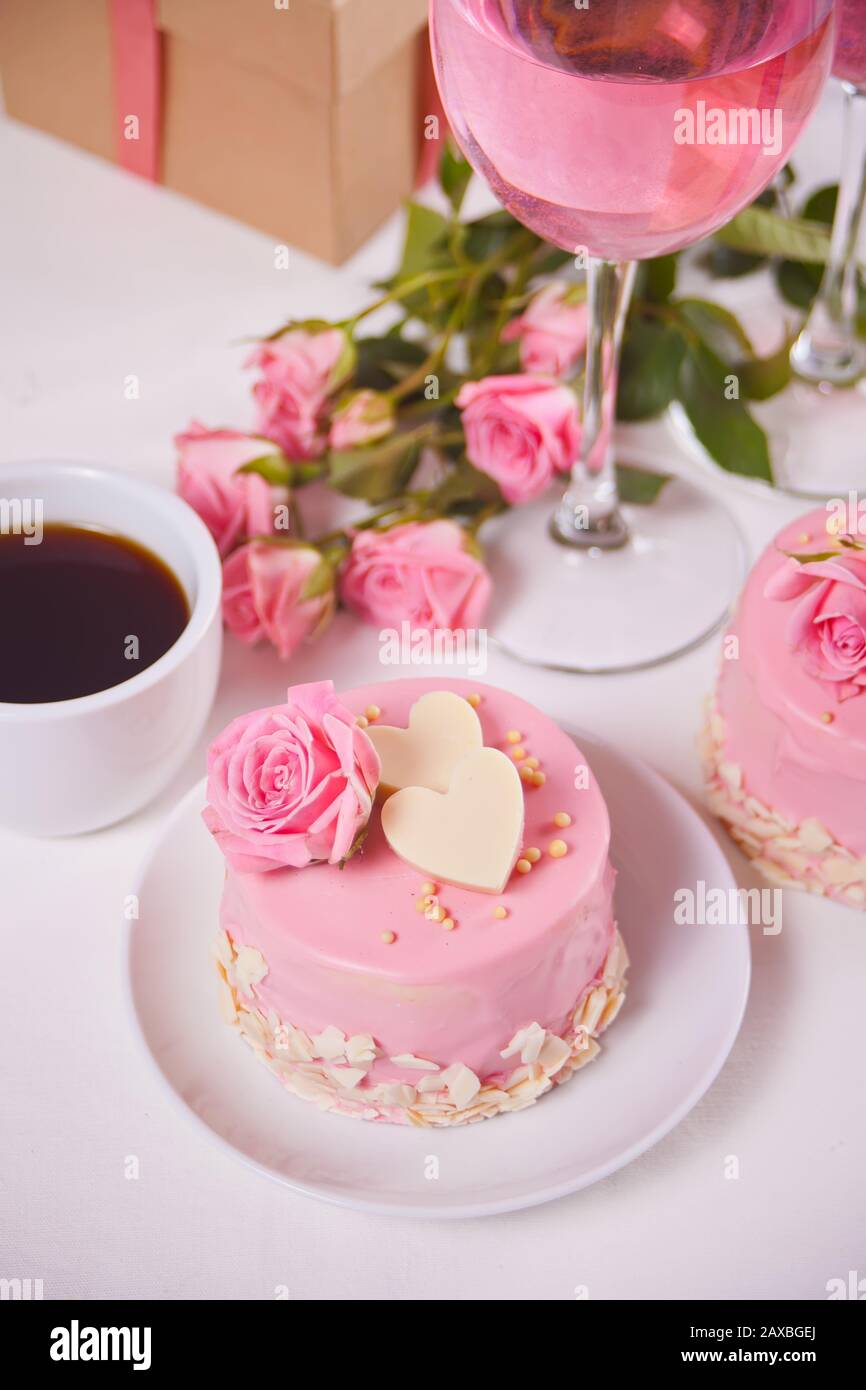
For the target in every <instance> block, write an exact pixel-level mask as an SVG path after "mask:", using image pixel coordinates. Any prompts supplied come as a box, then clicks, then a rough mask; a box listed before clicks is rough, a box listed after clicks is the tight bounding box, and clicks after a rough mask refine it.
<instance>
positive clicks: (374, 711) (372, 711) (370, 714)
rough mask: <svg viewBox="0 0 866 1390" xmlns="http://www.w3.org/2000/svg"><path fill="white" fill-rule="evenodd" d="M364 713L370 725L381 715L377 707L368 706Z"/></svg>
mask: <svg viewBox="0 0 866 1390" xmlns="http://www.w3.org/2000/svg"><path fill="white" fill-rule="evenodd" d="M364 713H365V714H366V716H367V718H368V719H369V720H370V722H371V723H372V722H373V720H374V719H378V718H379V715H380V714H381V713H382V711H381V710H380V708H379V706H378V705H368V706H367V708H366V709H365V710H364Z"/></svg>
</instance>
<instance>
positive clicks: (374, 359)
mask: <svg viewBox="0 0 866 1390" xmlns="http://www.w3.org/2000/svg"><path fill="white" fill-rule="evenodd" d="M356 346H357V349H358V367H357V371H356V374H355V384H356V386H358V387H362V388H363V387H366V388H368V389H369V390H372V391H387V390H388V389H389V388H390V387H391V386H393V385H394V383H395V381H402V380H403V378H404V377H406V376H408V375H409V373H410V372H412V371H414V369H415V368H416V367H420V365H421V363H422V362H424V361H425V360H426V358H427V353H428V349H427V346H426V344H424V343H419V342H413V341H412V340H411V339H408V338H400V337H397V336H396V334H391V333H386V334H385V335H384V336H383V337H378V338H377V337H371V338H359V339H358V341H357V344H356Z"/></svg>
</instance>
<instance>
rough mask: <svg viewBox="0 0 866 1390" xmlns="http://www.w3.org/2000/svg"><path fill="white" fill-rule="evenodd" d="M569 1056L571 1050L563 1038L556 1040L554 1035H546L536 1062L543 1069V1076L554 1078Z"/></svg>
mask: <svg viewBox="0 0 866 1390" xmlns="http://www.w3.org/2000/svg"><path fill="white" fill-rule="evenodd" d="M570 1056H571V1048H570V1047H569V1045H568V1043H567V1042H565V1041H564V1039H563V1038H558V1037H557V1036H556V1034H555V1033H548V1035H547V1037H546V1038H545V1040H544V1046H543V1047H542V1049H541V1051H540V1053H539V1054H538V1061H539V1063H540V1065H541V1066H542V1068H543V1069H544V1074H545V1076H555V1075H556V1073H557V1072H558V1071H559V1069H560V1067H562V1066H564V1065H565V1063H566V1062H567V1061H568V1059H569V1057H570Z"/></svg>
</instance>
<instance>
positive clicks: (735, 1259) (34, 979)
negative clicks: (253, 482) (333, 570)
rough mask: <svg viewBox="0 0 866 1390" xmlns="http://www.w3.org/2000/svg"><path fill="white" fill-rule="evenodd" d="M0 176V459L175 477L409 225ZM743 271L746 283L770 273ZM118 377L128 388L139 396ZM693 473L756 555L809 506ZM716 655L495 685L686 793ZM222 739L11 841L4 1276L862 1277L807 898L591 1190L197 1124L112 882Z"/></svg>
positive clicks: (849, 1101)
mask: <svg viewBox="0 0 866 1390" xmlns="http://www.w3.org/2000/svg"><path fill="white" fill-rule="evenodd" d="M837 131H838V126H837V124H836V97H835V95H832V96H829V97H828V99H827V103H826V109H825V111H824V112H823V113H822V115H821V117H820V118H819V120H818V122H816V124H815V125H814V126H813V128H812V130H811V131H810V132H809V133H808V135H807V139H806V142H805V145H804V147H803V156H802V157H803V161H804V164H805V165H806V166H807V167H811V170H812V172H813V174H815V175H816V176H817V177H820V178H822V179H823V180H825V181H826V180H830V179H832V178H834V177H835V174H836V163H837V160H836V154H835V151H836V146H837ZM0 187H2V188H3V203H4V208H3V215H2V218H0V266H2V279H3V293H2V342H0V457H2V458H4V459H15V458H26V457H32V458H36V457H40V456H56V457H66V458H77V459H95V460H102V461H105V462H107V463H109V464H111V465H112V466H114V467H118V468H121V469H128V470H130V471H132V472H135V473H137V474H140V475H142V476H148V477H150V478H153V479H156V480H159V481H161V482H163V483H165V484H166V485H170V483H171V479H172V471H173V458H172V448H171V436H172V434H173V432H175V431H176V430H177V429H179V428H181V427H183V426H184V425H185V424H186V422H187V421H188V420H189V419H190V418H191V417H192V416H197V417H198V418H200V419H202V420H204V421H206V422H208V423H211V424H244V423H246V422H248V421H250V419H251V413H250V404H249V397H248V382H247V381H245V380H244V379H243V377H242V375H241V373H240V371H239V363H240V358H241V356H242V351H243V350H242V349H241V348H240V347H239V346H237V340H238V339H239V338H241V337H242V336H244V335H248V334H254V333H256V332H258V331H268V330H271V329H272V328H274V327H275V326H276V325H277V324H278V323H280V322H282V321H283V319H284V318H287V317H289V316H296V317H303V316H305V315H319V316H325V315H328V314H339V315H344V314H345V313H346V312H347V311H349V310H350V309H352V308H354V307H355V306H356V305H357V306H360V305H361V304H362V303H364V302H365V297H366V294H367V288H366V286H367V281H368V280H369V279H370V278H372V277H373V276H374V275H376V274H378V273H382V272H383V271H384V270H385V269H386V267H387V266H388V265H389V263H390V261H391V260H392V258H393V255H394V254H395V251H396V247H397V245H398V242H399V234H400V229H399V219H395V221H394V223H393V224H391V225H390V226H389V227H388V228H386V229H385V230H384V231H383V232H382V234H381V235H380V236H379V237H377V238H376V239H375V241H374V242H373V243H371V245H370V246H369V247H368V248H366V249H365V251H364V252H363V253H362V254H361V255H360V256H359V257H357V258H356V259H355V261H354V262H353V263H352V264H351V265H350V266H349V267H347V268H345V269H344V270H342V271H336V270H330V269H328V268H326V267H324V266H322V265H320V264H319V263H317V262H316V261H314V260H311V259H310V258H307V257H304V256H302V255H300V254H297V255H296V256H293V258H292V264H291V266H290V268H289V270H288V271H285V270H276V269H275V268H274V245H273V242H272V241H271V240H269V239H268V238H267V237H265V236H261V235H259V234H258V233H256V232H253V231H249V230H247V229H245V228H243V227H241V226H238V225H236V224H235V223H233V222H230V221H228V220H226V219H223V218H221V217H218V216H216V215H214V214H211V213H209V212H207V211H205V210H203V209H201V208H199V207H196V206H194V205H193V204H191V203H189V202H187V201H185V200H184V199H183V198H180V197H177V196H174V195H172V194H168V193H166V192H164V191H161V190H158V189H153V188H151V187H148V186H147V185H145V184H143V183H139V182H137V181H136V180H134V179H132V178H130V177H127V176H125V175H123V174H120V173H118V172H116V171H115V170H113V169H111V168H109V167H107V166H105V165H103V164H101V163H99V162H97V161H95V160H92V159H90V158H89V157H87V156H85V155H82V154H80V153H78V152H77V151H75V150H72V149H69V148H66V147H64V146H62V145H60V144H58V143H56V142H54V141H52V140H50V139H48V138H47V137H43V136H40V135H38V134H35V133H33V132H31V131H27V130H25V129H23V128H21V127H19V126H17V125H14V124H12V123H10V122H0ZM744 286H745V287H744ZM734 292H735V294H736V296H738V298H739V302H741V303H742V302H743V300H744V299H748V296H749V295H750V293H751V290H750V289H749V287H748V285H746V283H745V282H740V285H739V287H737V288H736V289H735V291H734ZM130 373H135V374H136V375H137V376H138V377H139V378H140V382H141V395H140V399H139V400H137V401H129V400H127V399H125V396H124V389H123V387H124V378H125V377H126V376H127V375H128V374H130ZM669 462H670V460H669ZM701 476H702V477H703V478H707V482H708V486H710V487H713V488H716V489H718V490H719V491H720V493H721V494H723V495H724V496H725V497H726V498H727V500H728V502H729V505H730V506H731V508H732V509H733V510H735V512H736V514H737V516H738V517H739V519H740V521H741V523H742V525H743V528H744V530H745V532H746V535H747V537H748V541H749V544H750V547H751V550H752V554H753V555H754V554H755V553H757V551H758V549H759V548H760V547H761V546H763V545H764V544H765V543H766V542H767V541H768V540H769V539H770V538H771V536H772V535H773V533H774V532H775V531H776V530H777V529H778V528H779V527H780V526H781V525H782V524H783V523H784V522H785V521H786V520H787V519H788V518H789V517H791V516H793V515H796V513H797V512H798V511H800V510H802V509H803V508H802V507H801V506H799V505H798V504H796V503H792V502H791V501H790V500H788V499H785V498H783V497H774V496H771V495H769V494H767V493H764V494H760V493H755V492H753V491H749V489H748V488H746V487H743V486H742V485H741V484H738V483H735V482H729V481H727V480H725V479H720V478H714V477H712V476H708V475H707V474H705V473H702V474H701ZM0 643H2V634H0ZM8 655H9V654H8V653H5V652H2V648H0V659H3V660H5V659H8ZM716 658H717V644H716V643H714V642H711V643H709V644H707V645H706V646H704V647H703V648H701V649H700V650H699V651H696V652H694V653H693V654H692V655H690V656H687V657H685V658H683V659H681V660H679V661H677V662H675V663H673V664H671V665H669V666H665V667H662V668H660V669H658V670H653V671H648V672H644V673H641V674H637V675H628V676H622V677H618V678H599V679H587V678H579V677H573V676H568V675H563V674H558V673H553V672H540V671H535V670H530V669H527V668H524V667H521V666H519V665H517V664H516V663H514V662H512V661H510V660H509V659H507V658H505V657H504V656H501V655H497V654H495V653H492V654H491V660H490V668H489V673H488V676H487V679H488V680H490V681H491V682H492V683H494V684H500V685H503V686H506V687H508V688H510V689H513V690H514V691H516V692H519V693H520V694H521V695H524V696H526V697H527V698H528V699H530V700H532V701H534V702H535V703H536V704H537V705H539V706H540V707H541V708H542V709H544V710H546V711H547V712H548V713H549V714H551V715H552V716H553V717H555V718H557V717H558V718H561V719H564V720H571V721H574V722H577V723H579V724H580V725H584V726H586V727H590V728H593V729H596V730H597V731H598V732H599V733H600V734H602V735H603V736H604V737H606V738H608V739H611V740H614V741H616V742H618V743H620V744H621V746H623V747H624V748H626V749H627V750H628V751H629V752H631V753H634V754H637V755H639V756H640V757H643V758H645V759H647V760H648V761H649V762H651V763H653V764H654V765H655V766H656V767H657V768H659V769H660V770H661V771H663V772H664V773H665V774H666V775H667V776H668V777H669V778H670V779H671V780H672V781H673V782H674V783H675V784H676V785H677V786H679V787H680V788H682V789H683V790H684V791H685V792H686V793H687V794H689V795H691V796H692V797H693V798H695V799H698V798H699V796H700V786H699V767H698V761H697V758H696V754H695V749H694V739H695V736H696V734H697V730H698V726H699V722H700V715H701V702H702V699H703V696H704V695H705V694H706V692H707V690H708V689H709V688H710V685H711V683H712V679H713V673H714V668H715V664H716ZM322 675H328V676H332V677H333V678H334V680H335V681H336V683H337V686H338V687H339V686H341V685H356V684H359V683H361V682H363V681H365V680H373V679H376V678H377V677H379V676H380V675H381V668H380V667H379V665H378V662H377V644H376V637H375V634H374V633H372V631H371V630H365V629H363V628H362V627H361V626H359V625H356V624H353V623H352V622H351V621H350V620H348V619H346V618H341V619H340V620H338V622H337V624H336V625H335V627H334V628H333V629H332V631H331V632H330V634H329V635H328V636H327V637H326V638H325V640H324V641H323V642H322V643H321V644H320V645H319V646H318V647H317V648H315V649H314V650H311V651H308V652H305V653H304V654H303V655H302V656H301V657H300V658H299V659H297V660H295V661H294V662H293V664H292V666H291V679H292V680H293V681H301V680H309V679H313V678H314V677H317V676H322ZM285 683H286V675H285V672H284V670H283V669H282V668H281V667H280V665H279V663H278V662H277V660H276V659H275V657H274V656H273V655H272V654H271V653H269V652H266V651H260V652H254V653H249V652H247V651H246V650H243V651H242V650H241V649H240V648H239V647H238V646H237V645H233V644H232V643H231V642H229V644H228V649H227V658H226V664H225V672H224V676H223V680H222V685H221V689H220V694H219V699H218V703H217V706H216V709H215V710H214V713H213V717H212V719H211V722H210V727H209V731H208V736H211V735H212V734H213V733H214V732H215V731H216V730H218V729H219V728H220V727H221V726H222V725H223V724H224V723H225V722H226V721H227V720H228V719H229V718H230V717H232V716H233V715H235V714H237V713H238V712H240V711H242V710H246V709H249V708H254V707H256V706H258V705H261V704H265V703H268V702H270V701H271V700H273V699H276V698H278V697H279V695H280V692H281V690H282V688H283V687H284V685H285ZM203 749H204V742H203V743H202V746H201V748H199V749H198V751H197V753H196V755H195V756H194V757H193V758H191V759H190V761H189V764H188V766H187V767H186V768H185V770H184V772H183V774H182V775H181V776H180V777H179V778H178V779H177V781H176V782H175V784H174V785H173V786H172V787H171V788H170V789H169V790H168V791H167V792H166V794H165V795H164V796H162V797H161V798H160V800H159V802H158V803H157V804H156V805H154V806H152V807H150V808H149V809H148V810H147V812H146V813H144V814H142V815H140V816H138V817H136V818H135V819H133V820H131V821H130V822H128V823H127V824H124V825H121V826H117V827H115V828H114V829H111V830H109V831H107V832H105V833H102V834H97V835H90V836H86V837H84V838H81V839H76V840H70V841H58V842H50V843H49V842H34V841H27V840H24V839H19V838H15V837H13V836H11V835H3V836H0V953H2V955H0V958H2V979H3V996H4V1002H3V1008H2V1011H0V1057H2V1062H0V1068H2V1101H0V1112H2V1122H0V1123H2V1160H0V1277H3V1278H15V1277H18V1278H33V1279H37V1278H38V1279H42V1280H43V1281H44V1292H45V1297H46V1298H50V1297H62V1296H76V1295H81V1296H86V1297H90V1298H92V1297H121V1298H140V1297H147V1296H151V1297H173V1298H202V1297H210V1298H222V1299H229V1298H271V1297H273V1296H274V1290H275V1288H276V1287H277V1286H281V1285H282V1286H288V1289H289V1291H290V1295H291V1297H293V1298H297V1299H311V1298H320V1299H355V1298H370V1297H372V1298H393V1299H443V1298H458V1299H479V1298H491V1299H525V1298H527V1297H531V1298H537V1299H571V1298H573V1297H574V1291H575V1288H576V1287H577V1286H581V1285H583V1286H587V1287H588V1289H589V1295H590V1298H637V1297H646V1296H649V1297H656V1298H680V1297H689V1296H697V1297H700V1298H726V1297H734V1296H745V1297H765V1298H766V1297H773V1296H779V1297H794V1296H803V1297H808V1298H822V1297H825V1296H826V1293H825V1286H826V1283H827V1281H828V1280H829V1279H832V1278H836V1277H842V1278H845V1277H847V1273H848V1271H849V1270H851V1269H856V1270H859V1272H860V1275H861V1276H863V1275H866V1219H864V1218H866V1186H864V1183H863V1173H864V1171H866V1119H864V1105H863V1095H864V1084H863V1077H864V1055H863V1035H862V1016H863V988H864V978H866V918H864V917H863V916H862V914H857V913H854V912H852V911H846V910H844V909H842V908H838V907H832V906H829V905H827V904H825V903H821V902H817V901H816V900H814V899H807V898H804V897H801V896H799V895H797V894H794V895H789V896H788V898H787V900H786V902H785V926H784V930H783V932H782V933H781V935H779V936H778V937H765V936H763V935H761V934H760V932H758V931H755V932H753V949H754V963H755V970H754V984H753V990H752V996H751V1001H750V1004H749V1008H748V1013H747V1017H746V1021H745V1024H744V1027H743V1030H742V1033H741V1036H740V1038H739V1041H738V1042H737V1044H736V1047H735V1049H734V1052H733V1054H732V1056H731V1059H730V1061H729V1063H728V1065H727V1067H726V1068H725V1070H724V1072H723V1073H722V1075H721V1077H720V1079H719V1080H718V1082H717V1083H716V1085H715V1086H714V1087H713V1088H712V1090H711V1091H710V1093H709V1094H708V1095H707V1097H706V1098H705V1099H704V1100H703V1101H702V1102H701V1104H700V1105H698V1107H697V1108H696V1109H695V1110H694V1111H693V1113H692V1114H691V1115H690V1116H689V1117H688V1119H687V1120H686V1121H685V1122H684V1123H683V1124H682V1125H680V1127H679V1128H678V1129H677V1130H676V1131H675V1132H674V1133H673V1134H672V1135H671V1136H670V1137H669V1138H667V1139H666V1140H664V1141H663V1142H662V1143H661V1144H659V1145H658V1147H657V1148H655V1149H654V1150H653V1151H652V1152H650V1153H649V1154H647V1155H645V1156H644V1157H643V1158H641V1159H639V1160H638V1161H637V1162H635V1163H633V1164H632V1165H631V1166H630V1167H629V1168H627V1169H625V1170H624V1171H622V1172H620V1173H618V1174H617V1175H616V1176H614V1177H612V1178H610V1179H608V1180H607V1181H606V1182H603V1183H600V1184H598V1185H597V1186H596V1187H594V1188H592V1189H590V1190H588V1191H586V1192H584V1193H582V1194H578V1195H576V1196H574V1197H572V1198H568V1199H566V1200H564V1201H561V1202H559V1203H555V1204H553V1205H550V1206H547V1207H543V1208H538V1209H536V1210H531V1211H527V1212H523V1213H517V1214H514V1215H512V1216H505V1217H499V1218H494V1219H489V1220H479V1221H470V1222H466V1223H441V1224H437V1223H435V1222H431V1223H421V1222H419V1223H414V1222H408V1221H390V1222H387V1223H385V1225H384V1226H383V1222H382V1221H381V1220H379V1219H376V1218H372V1217H369V1216H367V1215H364V1214H359V1213H356V1212H351V1211H343V1210H338V1209H336V1208H333V1207H329V1206H325V1205H321V1204H319V1203H316V1202H314V1201H309V1200H306V1199H304V1198H301V1197H298V1196H294V1195H293V1194H292V1193H290V1192H288V1191H286V1190H284V1189H282V1188H280V1187H278V1186H276V1185H275V1184H272V1183H270V1182H267V1181H266V1180H265V1179H263V1178H261V1177H259V1176H258V1175H257V1174H256V1173H254V1172H251V1171H249V1170H248V1169H246V1168H244V1167H242V1166H241V1165H240V1164H239V1163H235V1162H233V1161H232V1159H231V1158H230V1157H228V1156H226V1155H225V1154H224V1153H222V1152H220V1151H218V1150H217V1149H216V1148H215V1147H212V1146H211V1145H209V1144H208V1143H207V1142H206V1140H205V1139H204V1138H203V1136H202V1134H201V1133H200V1132H199V1131H198V1130H197V1129H196V1127H195V1126H194V1125H193V1124H192V1123H190V1122H188V1121H187V1120H186V1118H185V1117H184V1115H183V1114H182V1113H180V1112H179V1110H178V1109H177V1108H176V1107H175V1106H174V1105H173V1104H171V1103H170V1101H169V1100H168V1098H167V1097H166V1095H165V1094H164V1093H163V1091H162V1090H161V1089H160V1087H159V1084H158V1082H157V1081H156V1079H155V1077H154V1074H153V1071H152V1070H151V1069H150V1068H149V1067H148V1066H147V1065H146V1059H145V1058H144V1056H143V1055H142V1054H141V1053H140V1051H139V1046H138V1043H137V1042H136V1040H135V1039H134V1037H133V1035H132V1032H131V1029H130V1026H129V1022H128V1019H127V1016H126V1014H125V1007H124V1003H123V998H122V991H121V981H120V970H121V966H120V950H119V948H120V942H121V909H122V903H123V898H124V895H125V894H126V893H128V892H129V891H130V884H131V883H132V881H133V877H134V875H135V872H136V867H137V865H138V863H139V860H140V858H141V856H142V854H143V852H144V850H145V848H146V846H147V845H148V842H149V840H150V838H151V837H152V836H153V834H154V832H155V829H156V827H157V826H158V825H159V823H160V820H161V818H162V817H164V816H165V814H166V813H167V811H168V810H169V808H170V807H171V806H172V805H173V803H174V802H175V800H176V799H177V797H178V796H179V794H180V793H181V792H183V791H184V790H185V789H186V788H187V787H189V786H190V785H192V783H193V781H195V780H196V779H197V778H198V777H199V776H200V775H201V772H202V767H203ZM0 775H2V769H0ZM735 863H736V868H737V872H738V874H739V875H740V877H741V880H742V881H743V882H752V881H753V880H752V879H751V878H750V877H749V870H748V869H747V868H746V867H745V865H744V861H742V860H741V859H739V857H735ZM287 1103H292V1102H287ZM529 1123H531V1117H530V1119H529ZM130 1155H135V1156H136V1157H137V1158H138V1160H139V1163H140V1176H139V1178H138V1179H137V1180H134V1181H130V1180H127V1179H126V1178H125V1176H124V1171H125V1161H126V1159H127V1157H128V1156H130ZM729 1155H736V1156H737V1158H738V1159H739V1162H740V1177H739V1179H738V1180H736V1181H730V1180H727V1179H726V1176H725V1171H726V1159H727V1157H728V1156H729Z"/></svg>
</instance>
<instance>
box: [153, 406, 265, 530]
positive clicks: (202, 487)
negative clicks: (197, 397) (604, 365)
mask: <svg viewBox="0 0 866 1390" xmlns="http://www.w3.org/2000/svg"><path fill="white" fill-rule="evenodd" d="M174 442H175V444H176V446H177V449H178V454H179V457H178V462H177V491H178V493H179V494H180V496H181V497H182V498H183V500H184V501H185V502H188V503H189V505H190V506H191V507H192V508H193V510H194V511H196V512H198V514H199V516H200V517H201V519H202V521H203V522H204V524H205V526H206V527H207V529H208V530H209V531H210V533H211V535H212V536H213V538H214V540H215V541H216V543H217V546H218V548H219V553H220V555H222V556H226V555H228V553H229V551H230V550H232V549H233V548H234V547H235V546H236V545H238V544H239V543H240V542H241V541H243V540H246V539H247V537H249V536H262V535H265V536H267V535H270V533H271V532H272V531H273V529H274V503H275V502H276V501H277V499H278V497H279V494H278V493H275V492H274V490H273V489H272V488H271V485H270V483H267V482H265V479H264V478H260V477H259V475H258V474H257V473H239V472H238V469H239V468H242V467H243V465H244V464H245V463H252V461H253V459H257V458H261V457H262V455H263V454H267V453H268V452H270V453H273V452H275V450H274V446H273V445H272V444H269V443H268V441H267V440H264V439H254V438H252V437H251V436H250V435H248V434H239V433H238V431H237V430H209V429H206V428H205V426H204V425H200V424H199V423H198V421H196V420H194V421H193V423H192V424H191V425H190V427H189V429H188V430H187V431H186V433H185V434H178V435H176V436H175V441H174Z"/></svg>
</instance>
